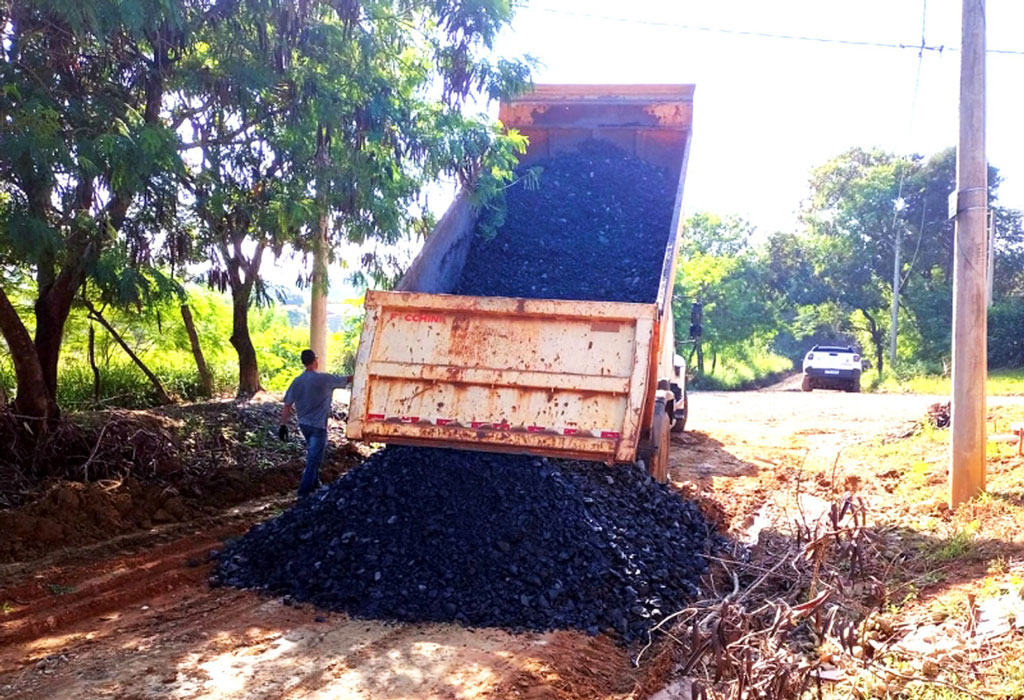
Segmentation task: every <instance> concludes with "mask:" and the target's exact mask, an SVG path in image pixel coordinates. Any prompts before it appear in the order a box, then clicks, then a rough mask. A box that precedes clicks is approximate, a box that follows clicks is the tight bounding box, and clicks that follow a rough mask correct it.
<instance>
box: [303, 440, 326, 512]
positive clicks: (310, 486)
mask: <svg viewBox="0 0 1024 700" xmlns="http://www.w3.org/2000/svg"><path fill="white" fill-rule="evenodd" d="M299 430H301V431H302V434H303V436H305V438H306V469H305V471H303V472H302V483H300V484H299V498H302V497H303V496H308V495H309V494H311V493H313V491H315V490H316V488H317V486H319V485H320V465H321V464H323V463H324V452H325V451H326V450H327V430H326V429H324V428H314V427H313V426H311V425H303V424H302V423H299Z"/></svg>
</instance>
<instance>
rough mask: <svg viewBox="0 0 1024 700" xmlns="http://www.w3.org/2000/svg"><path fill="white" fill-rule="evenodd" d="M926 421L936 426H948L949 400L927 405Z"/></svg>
mask: <svg viewBox="0 0 1024 700" xmlns="http://www.w3.org/2000/svg"><path fill="white" fill-rule="evenodd" d="M928 422H929V423H931V424H932V425H934V426H935V427H936V428H948V427H949V401H939V402H936V403H933V404H932V405H931V406H929V407H928Z"/></svg>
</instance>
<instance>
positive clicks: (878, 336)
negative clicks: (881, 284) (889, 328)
mask: <svg viewBox="0 0 1024 700" xmlns="http://www.w3.org/2000/svg"><path fill="white" fill-rule="evenodd" d="M860 312H861V314H863V316H864V318H866V319H867V321H868V333H870V334H871V344H872V345H874V346H875V366H876V367H877V368H878V378H879V379H881V378H882V371H883V370H884V369H885V337H884V336H883V335H882V331H881V329H880V328H879V327H878V324H877V323H876V322H875V319H874V318H873V317H872V316H871V314H869V313H868V312H867V311H865V310H864V309H861V310H860Z"/></svg>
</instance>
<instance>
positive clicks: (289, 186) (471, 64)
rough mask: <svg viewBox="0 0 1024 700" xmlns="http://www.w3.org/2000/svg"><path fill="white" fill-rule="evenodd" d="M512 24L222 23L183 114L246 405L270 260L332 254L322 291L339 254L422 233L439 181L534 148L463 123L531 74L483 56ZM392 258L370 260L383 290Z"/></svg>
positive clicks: (463, 20) (376, 17) (386, 15)
mask: <svg viewBox="0 0 1024 700" xmlns="http://www.w3.org/2000/svg"><path fill="white" fill-rule="evenodd" d="M510 18H511V9H510V5H509V4H508V3H507V2H504V1H503V0H487V1H484V2H475V3H462V2H458V1H456V0H441V1H438V0H432V1H431V2H426V1H424V0H420V1H418V2H412V3H410V2H405V1H402V2H399V1H398V0H380V1H375V2H369V1H367V2H344V3H335V2H316V1H314V2H290V1H288V0H279V1H277V2H271V3H255V2H252V3H243V4H241V5H239V7H238V9H237V10H236V11H235V12H233V13H232V14H231V15H230V16H228V17H225V18H224V19H223V20H222V21H220V22H218V23H216V24H211V25H209V26H208V27H207V29H206V34H204V35H203V37H202V46H204V47H205V48H204V49H203V50H200V51H196V52H195V54H194V55H193V57H192V62H191V64H190V65H189V71H188V72H187V73H183V75H182V77H181V81H180V83H179V84H178V85H177V89H178V91H179V93H178V100H177V110H176V111H177V112H178V113H181V114H187V115H188V116H187V121H188V123H189V124H190V125H191V127H192V131H193V133H194V134H195V136H194V139H193V141H192V142H191V144H190V145H191V146H192V147H193V148H194V149H195V151H196V155H195V156H194V160H195V163H196V164H195V165H194V166H193V172H194V177H193V183H194V187H193V194H194V207H195V211H196V214H197V218H198V220H199V221H200V224H201V226H200V229H201V230H200V236H199V246H198V250H199V251H201V252H202V253H205V257H207V258H208V259H209V260H210V261H211V263H212V266H211V268H210V272H209V280H210V282H211V284H213V285H214V286H218V287H221V288H224V289H230V290H231V293H232V297H233V300H234V307H235V323H234V328H233V332H232V344H233V345H234V346H235V348H236V350H237V351H238V355H239V374H240V376H239V395H240V396H248V395H251V394H252V393H254V392H255V391H257V390H258V389H259V370H258V363H257V358H256V353H255V349H254V348H253V347H252V342H251V340H250V339H249V333H248V327H247V324H248V320H247V310H248V308H249V306H250V305H251V304H252V303H253V302H259V301H261V300H263V299H266V290H265V289H264V288H263V286H262V280H261V277H260V265H261V261H262V259H263V255H264V254H265V253H266V252H267V251H268V250H269V251H271V252H273V253H275V254H279V253H280V252H281V251H282V249H283V248H284V247H285V246H290V247H292V248H294V249H296V250H298V251H300V252H303V253H310V252H319V253H320V254H319V255H317V257H316V262H315V264H314V267H313V274H312V279H313V281H315V282H316V284H315V285H314V286H315V288H316V291H317V293H318V294H323V293H325V292H326V282H325V281H326V275H325V274H324V273H325V270H324V267H325V265H326V264H327V263H328V262H330V259H331V257H332V256H333V251H334V250H335V249H336V247H337V244H338V243H340V242H342V241H353V242H357V243H361V242H365V241H367V240H376V241H379V242H380V243H381V244H382V245H385V246H386V245H388V244H392V243H395V242H396V241H397V240H399V239H400V238H401V237H402V236H404V235H407V234H408V233H409V231H410V230H411V229H413V228H414V227H415V225H416V222H415V219H416V214H415V213H414V208H413V207H412V206H411V205H412V204H414V202H415V201H416V198H417V196H418V195H419V192H420V190H421V188H422V187H423V184H424V183H425V182H427V181H429V180H431V179H433V178H435V177H437V176H438V175H441V174H457V175H460V176H462V177H463V178H464V179H465V180H467V181H468V180H469V179H471V178H472V175H473V173H475V172H477V171H478V169H479V168H480V167H481V164H482V162H483V161H484V160H488V162H494V160H493V159H494V158H495V157H496V155H495V154H499V153H500V152H501V151H502V150H508V149H509V148H515V147H517V146H519V141H518V140H517V139H516V137H515V135H508V136H506V135H503V134H501V133H500V132H498V131H496V130H495V129H494V128H493V125H492V124H490V122H489V121H488V120H487V119H486V118H483V117H479V118H470V117H466V116H465V115H463V114H462V111H461V107H462V101H463V100H464V99H465V97H466V96H467V95H468V94H470V93H471V92H474V91H482V92H483V93H485V94H486V95H487V96H490V97H496V96H498V95H500V94H504V93H505V92H507V91H509V90H511V89H515V88H517V87H519V86H521V85H522V84H523V81H524V80H525V78H526V76H527V75H528V67H527V65H526V64H525V63H523V62H515V61H511V62H510V61H499V62H497V63H495V64H493V65H492V64H491V63H490V62H489V61H487V60H485V59H483V58H480V57H478V56H477V55H476V52H477V50H478V49H479V48H481V47H488V46H489V45H490V42H491V41H492V40H493V37H494V36H495V34H496V32H497V30H498V29H499V28H500V27H501V26H503V25H505V24H506V23H507V22H508V21H509V20H510ZM213 47H217V48H213ZM436 86H440V87H441V88H442V89H441V98H440V99H438V98H437V97H436V96H435V95H433V94H432V91H433V90H434V88H435V87H436ZM484 172H485V173H489V172H490V171H489V169H487V168H484ZM378 262H379V261H378V260H377V258H376V257H375V256H369V257H367V258H366V259H364V260H363V261H362V263H363V266H364V267H366V268H368V269H369V273H370V275H371V276H374V277H376V278H378V279H379V278H381V277H382V276H383V275H382V270H381V269H380V268H379V267H377V264H378ZM299 281H300V282H301V283H303V284H305V283H309V282H310V277H309V276H306V275H305V274H304V273H303V274H300V275H299Z"/></svg>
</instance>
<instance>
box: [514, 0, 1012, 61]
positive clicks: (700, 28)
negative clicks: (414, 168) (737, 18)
mask: <svg viewBox="0 0 1024 700" xmlns="http://www.w3.org/2000/svg"><path fill="white" fill-rule="evenodd" d="M525 9H528V10H537V11H539V12H547V13H549V14H553V15H563V16H567V17H579V18H583V19H596V20H601V21H605V22H618V23H621V24H639V25H644V26H649V27H667V28H670V29H682V30H686V31H691V32H709V33H716V34H728V35H732V36H745V37H754V38H759V39H782V40H787V41H803V42H813V43H819V44H837V45H841V46H857V47H862V48H880V49H913V50H915V51H918V52H921V53H923V52H925V51H936V52H938V53H942V52H943V51H959V47H957V46H946V45H945V44H937V45H918V44H903V43H894V42H886V41H872V40H867V39H840V38H835V37H822V36H809V35H803V34H779V33H775V32H758V31H753V30H746V29H728V28H725V27H711V26H704V25H697V24H680V23H676V22H664V21H660V20H651V19H641V18H638V17H617V16H614V15H600V14H595V13H591V12H578V11H576V10H565V9H562V8H556V7H541V6H537V5H527V6H526V8H525ZM988 53H994V54H1003V55H1014V56H1024V50H1018V49H988Z"/></svg>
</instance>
